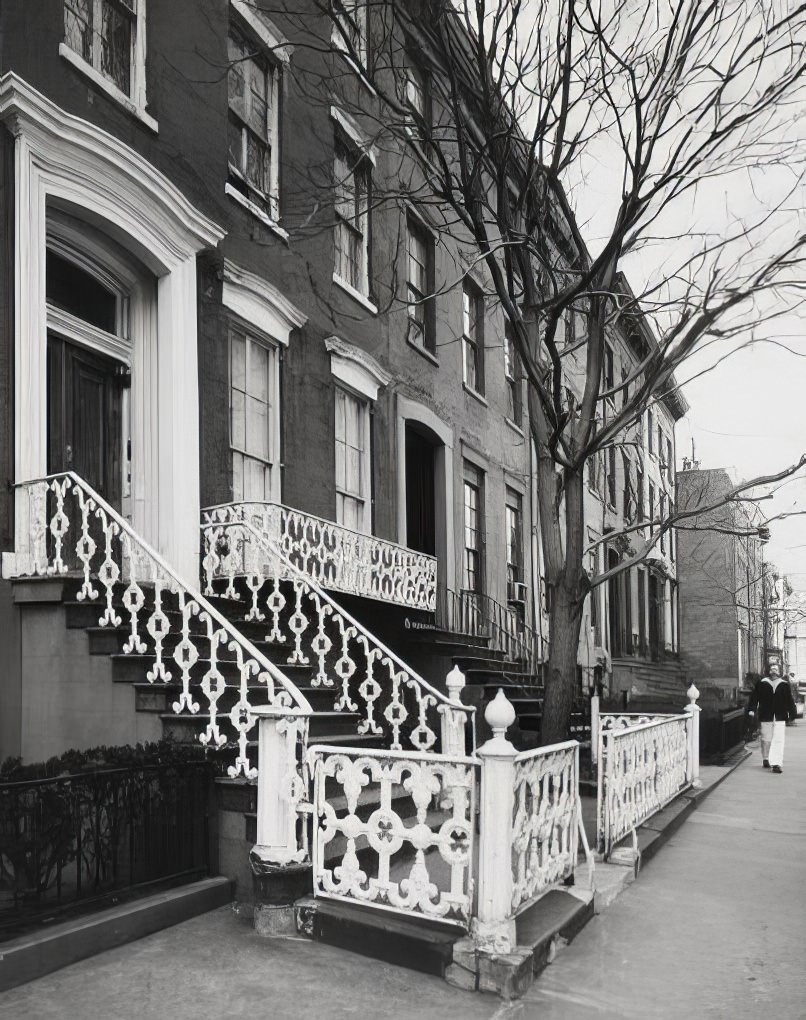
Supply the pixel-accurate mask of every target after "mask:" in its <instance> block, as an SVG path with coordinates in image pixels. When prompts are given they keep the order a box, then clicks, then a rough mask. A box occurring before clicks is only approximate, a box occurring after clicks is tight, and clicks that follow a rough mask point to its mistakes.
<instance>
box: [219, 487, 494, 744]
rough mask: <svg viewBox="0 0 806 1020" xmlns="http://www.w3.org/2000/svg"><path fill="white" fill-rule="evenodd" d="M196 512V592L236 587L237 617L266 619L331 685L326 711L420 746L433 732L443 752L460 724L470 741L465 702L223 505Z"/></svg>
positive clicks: (459, 736) (229, 591)
mask: <svg viewBox="0 0 806 1020" xmlns="http://www.w3.org/2000/svg"><path fill="white" fill-rule="evenodd" d="M205 516H206V518H207V520H206V521H205V522H204V523H203V524H202V535H203V540H204V557H203V561H202V566H203V570H204V577H205V587H204V591H205V593H206V594H208V595H212V594H215V593H218V594H221V595H223V596H224V597H226V598H229V599H232V600H233V602H237V601H238V600H239V599H241V597H242V595H243V597H244V619H246V620H249V621H253V620H258V621H265V622H266V624H267V628H268V632H267V634H266V640H267V641H268V642H275V643H278V644H283V643H287V644H288V645H289V647H290V652H289V655H288V660H287V661H288V663H289V665H311V666H312V668H313V669H314V670H315V675H314V676H313V677H312V679H311V685H312V686H313V687H322V688H324V689H332V690H333V693H334V695H335V698H334V702H333V708H334V710H335V711H337V712H352V713H357V714H358V715H359V716H360V721H359V722H358V726H357V730H358V732H359V733H360V734H371V735H373V736H376V737H378V738H380V739H383V741H384V742H385V744H386V745H387V746H388V747H389V748H391V749H392V750H401V749H402V748H403V741H404V738H405V739H406V740H407V741H408V743H409V744H410V745H411V746H412V747H413V748H414V749H415V750H417V751H429V750H432V749H434V748H435V747H436V746H437V744H438V742H439V740H440V733H441V735H442V750H443V751H444V750H450V751H455V750H457V749H459V748H460V749H461V750H462V751H463V750H464V739H465V738H464V732H465V729H466V727H467V726H468V724H469V728H470V733H471V748H472V747H475V739H474V715H475V709H474V708H470V707H468V706H466V705H463V704H462V703H461V702H460V701H459V700H458V699H456V700H454V699H451V698H448V697H446V696H445V695H444V694H442V693H441V692H440V691H438V690H437V689H436V688H435V687H432V686H431V684H429V683H428V682H427V681H426V680H424V679H423V678H422V677H421V676H419V675H418V674H417V673H416V672H415V671H414V670H413V669H411V667H409V666H408V665H406V663H405V662H403V660H402V659H400V658H399V657H398V656H397V655H395V653H394V652H393V651H391V650H390V649H389V648H387V646H386V645H385V644H383V642H381V641H380V640H379V639H378V638H376V637H375V636H374V635H373V634H372V633H370V631H369V630H367V628H366V627H364V626H363V625H362V624H360V623H359V622H358V621H357V620H356V619H355V618H354V617H352V616H351V615H350V614H349V613H348V612H346V610H344V609H343V608H341V607H340V606H339V605H337V603H336V602H334V601H333V599H332V598H331V597H330V596H329V595H328V594H327V593H326V592H325V591H324V589H323V588H322V587H321V586H320V585H319V584H318V583H317V582H316V581H314V580H312V579H311V578H310V577H308V576H307V575H306V574H305V573H303V572H302V571H301V570H299V569H298V568H297V567H296V566H295V565H294V564H293V563H292V562H291V561H290V560H289V559H288V557H287V556H286V555H285V554H284V553H283V552H282V551H281V550H280V549H279V548H278V547H277V546H276V545H275V544H273V543H272V542H271V541H270V540H269V539H267V537H266V535H265V534H264V533H259V532H258V531H257V530H256V529H255V528H254V527H253V526H252V524H250V523H249V522H248V521H245V520H240V519H238V518H237V517H235V518H233V516H232V511H231V509H230V508H227V507H225V508H219V509H218V510H213V511H207V512H206V513H205ZM283 579H285V581H283ZM216 583H218V586H219V590H218V592H216ZM241 584H242V585H243V588H241V587H240V585H241Z"/></svg>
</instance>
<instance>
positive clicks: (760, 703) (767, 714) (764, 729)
mask: <svg viewBox="0 0 806 1020" xmlns="http://www.w3.org/2000/svg"><path fill="white" fill-rule="evenodd" d="M756 710H758V718H759V722H760V723H761V758H762V765H763V766H764V768H765V769H768V768H769V767H770V766H772V771H773V772H779V773H780V772H783V771H784V738H785V735H786V724H787V722H788V721H789V720H790V719H794V718H795V700H794V698H793V697H792V688H791V687H790V686H789V682H788V681H787V680H784V679H783V678H782V676H781V671H780V669H779V668H778V666H776V665H773V666H770V675H769V676H765V677H762V678H761V680H759V682H758V683H757V684H756V686H755V688H754V689H753V693H752V694H751V695H750V701H749V703H748V705H747V714H748V715H749V716H754V715H755V714H756Z"/></svg>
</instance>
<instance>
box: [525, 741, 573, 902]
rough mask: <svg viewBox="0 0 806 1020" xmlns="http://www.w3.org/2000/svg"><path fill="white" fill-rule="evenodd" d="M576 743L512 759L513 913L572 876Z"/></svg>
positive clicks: (535, 751) (559, 745)
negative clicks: (513, 795)
mask: <svg viewBox="0 0 806 1020" xmlns="http://www.w3.org/2000/svg"><path fill="white" fill-rule="evenodd" d="M578 756H579V744H578V743H577V742H576V741H570V742H568V743H566V744H557V745H553V746H552V747H546V748H543V747H540V748H537V749H536V750H533V751H526V752H524V753H522V754H519V755H518V756H517V758H516V759H515V780H514V794H515V800H514V808H513V817H512V912H513V914H515V913H517V912H518V911H519V910H522V909H523V908H524V907H525V906H527V905H528V904H529V903H530V902H531V901H532V900H533V899H534V898H535V897H536V896H538V895H539V894H540V893H541V892H543V891H544V890H545V889H547V888H548V887H549V886H552V885H555V884H556V883H557V882H561V881H562V880H563V879H565V878H568V877H569V876H570V875H573V873H574V868H575V866H576V860H577V849H578V844H579V789H578V783H577V777H578V773H579V763H578Z"/></svg>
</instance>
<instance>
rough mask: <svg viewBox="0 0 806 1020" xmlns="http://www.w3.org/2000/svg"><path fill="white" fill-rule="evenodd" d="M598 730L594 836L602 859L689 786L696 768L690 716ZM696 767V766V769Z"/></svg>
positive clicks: (615, 724)
mask: <svg viewBox="0 0 806 1020" xmlns="http://www.w3.org/2000/svg"><path fill="white" fill-rule="evenodd" d="M623 718H624V717H613V719H612V725H611V726H606V725H605V724H604V722H603V721H602V722H600V725H599V754H598V762H599V776H598V797H597V834H598V846H599V850H600V852H602V853H603V854H604V855H605V857H607V856H609V855H610V852H611V851H612V849H613V847H614V846H615V845H616V844H617V843H618V842H619V841H620V840H622V839H623V838H624V837H625V836H627V835H629V834H630V833H632V835H633V842H634V844H635V840H636V829H637V828H638V826H639V825H641V823H642V822H645V821H646V820H647V819H648V818H650V817H651V816H652V815H654V814H656V813H657V812H658V811H660V810H662V809H663V808H664V807H666V805H667V804H669V803H670V802H671V801H672V800H674V798H675V797H676V796H677V795H678V794H680V793H682V792H683V790H685V789H687V788H688V787H689V786H691V784H692V781H693V780H694V778H695V777H696V772H697V768H698V758H697V757H696V755H697V749H696V747H695V746H694V741H693V731H694V729H695V718H694V716H693V715H692V714H685V713H683V714H681V715H676V716H663V717H655V718H654V719H653V720H651V721H648V722H635V723H634V724H632V725H630V721H629V719H627V720H625V721H626V723H627V724H626V725H625V724H624V722H621V721H620V719H623ZM695 763H696V765H695Z"/></svg>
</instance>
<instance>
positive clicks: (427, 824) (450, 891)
mask: <svg viewBox="0 0 806 1020" xmlns="http://www.w3.org/2000/svg"><path fill="white" fill-rule="evenodd" d="M308 760H309V762H310V764H311V767H312V777H313V847H312V851H313V887H314V894H315V895H316V896H324V897H328V898H331V899H338V900H342V901H345V902H353V903H358V904H362V905H364V906H371V907H377V908H378V909H379V910H387V911H394V912H396V913H403V914H406V915H408V916H413V917H420V918H424V919H429V920H433V921H442V922H448V923H452V924H457V925H461V926H462V927H464V928H467V927H468V926H469V924H470V918H471V916H472V913H473V860H474V841H475V834H474V827H475V806H476V782H477V776H476V770H477V769H478V767H479V762H478V761H477V760H476V759H473V758H466V757H454V756H450V755H440V754H426V753H420V752H414V751H412V752H407V751H385V750H374V749H373V750H363V749H356V748H341V747H329V746H324V745H318V746H314V747H311V749H310V751H309V759H308Z"/></svg>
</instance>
